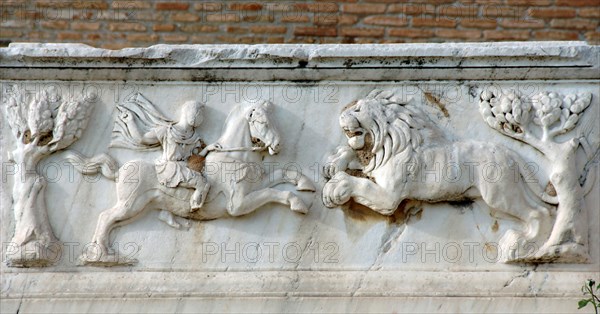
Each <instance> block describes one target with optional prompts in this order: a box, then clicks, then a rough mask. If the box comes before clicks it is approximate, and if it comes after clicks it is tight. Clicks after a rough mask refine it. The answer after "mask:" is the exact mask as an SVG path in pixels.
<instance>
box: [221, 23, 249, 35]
mask: <svg viewBox="0 0 600 314" xmlns="http://www.w3.org/2000/svg"><path fill="white" fill-rule="evenodd" d="M225 31H226V32H227V33H235V34H247V33H248V27H247V26H233V25H228V26H227V27H225Z"/></svg>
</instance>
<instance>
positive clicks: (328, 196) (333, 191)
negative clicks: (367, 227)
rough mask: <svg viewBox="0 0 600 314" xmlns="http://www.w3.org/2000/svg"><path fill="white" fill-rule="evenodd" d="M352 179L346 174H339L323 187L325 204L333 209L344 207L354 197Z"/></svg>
mask: <svg viewBox="0 0 600 314" xmlns="http://www.w3.org/2000/svg"><path fill="white" fill-rule="evenodd" d="M352 186H353V183H352V177H351V176H349V175H348V174H347V173H345V172H338V173H336V174H335V176H334V177H333V178H332V179H331V180H330V181H329V182H327V183H326V184H325V186H324V187H323V204H325V206H327V207H329V208H332V207H336V206H338V205H342V204H344V203H346V202H348V201H349V200H350V198H351V197H352Z"/></svg>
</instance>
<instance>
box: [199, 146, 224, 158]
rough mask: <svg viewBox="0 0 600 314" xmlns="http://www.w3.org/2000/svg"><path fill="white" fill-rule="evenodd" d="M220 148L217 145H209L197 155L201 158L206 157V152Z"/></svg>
mask: <svg viewBox="0 0 600 314" xmlns="http://www.w3.org/2000/svg"><path fill="white" fill-rule="evenodd" d="M220 147H221V145H219V144H218V143H213V144H210V145H208V146H206V147H204V149H203V150H202V151H201V152H200V154H198V155H200V156H202V157H206V154H208V152H210V151H213V150H217V149H219V148H220Z"/></svg>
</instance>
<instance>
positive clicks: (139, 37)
mask: <svg viewBox="0 0 600 314" xmlns="http://www.w3.org/2000/svg"><path fill="white" fill-rule="evenodd" d="M157 40H158V35H156V34H128V35H127V41H142V42H156V41H157Z"/></svg>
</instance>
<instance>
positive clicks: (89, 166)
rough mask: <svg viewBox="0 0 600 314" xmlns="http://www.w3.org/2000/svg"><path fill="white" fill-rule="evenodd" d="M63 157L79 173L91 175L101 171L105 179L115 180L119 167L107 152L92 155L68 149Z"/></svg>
mask: <svg viewBox="0 0 600 314" xmlns="http://www.w3.org/2000/svg"><path fill="white" fill-rule="evenodd" d="M64 158H65V159H66V160H67V162H68V163H70V164H71V165H73V167H75V169H77V171H79V172H80V173H81V174H85V175H92V174H97V173H101V174H102V175H103V176H105V177H106V178H107V179H110V180H115V178H116V176H117V171H118V169H119V167H118V164H117V162H116V161H115V160H114V159H113V158H112V157H110V156H109V155H107V154H100V155H96V156H92V157H89V158H88V157H85V156H84V155H82V154H80V153H78V152H76V151H73V150H68V151H66V152H65V156H64Z"/></svg>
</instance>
